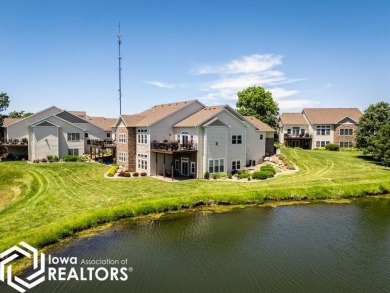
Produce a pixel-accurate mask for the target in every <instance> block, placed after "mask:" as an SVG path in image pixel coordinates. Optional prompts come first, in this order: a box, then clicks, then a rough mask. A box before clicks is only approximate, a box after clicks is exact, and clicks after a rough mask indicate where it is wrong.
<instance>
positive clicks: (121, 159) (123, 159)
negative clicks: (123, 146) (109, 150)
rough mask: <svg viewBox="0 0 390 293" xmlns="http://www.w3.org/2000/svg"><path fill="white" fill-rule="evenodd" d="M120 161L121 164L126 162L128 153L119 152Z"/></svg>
mask: <svg viewBox="0 0 390 293" xmlns="http://www.w3.org/2000/svg"><path fill="white" fill-rule="evenodd" d="M118 160H119V162H126V153H124V152H119V154H118Z"/></svg>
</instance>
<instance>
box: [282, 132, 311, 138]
mask: <svg viewBox="0 0 390 293" xmlns="http://www.w3.org/2000/svg"><path fill="white" fill-rule="evenodd" d="M284 138H311V134H309V133H299V134H289V133H285V134H284Z"/></svg>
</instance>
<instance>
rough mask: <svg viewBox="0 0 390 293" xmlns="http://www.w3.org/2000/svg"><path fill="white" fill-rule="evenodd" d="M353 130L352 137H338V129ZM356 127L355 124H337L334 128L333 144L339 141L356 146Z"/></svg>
mask: <svg viewBox="0 0 390 293" xmlns="http://www.w3.org/2000/svg"><path fill="white" fill-rule="evenodd" d="M351 128H352V129H353V134H352V135H340V129H351ZM357 129H358V126H357V125H356V124H337V125H335V128H334V136H333V142H334V143H336V144H339V143H340V141H346V142H349V141H351V142H352V143H353V145H354V146H356V132H357Z"/></svg>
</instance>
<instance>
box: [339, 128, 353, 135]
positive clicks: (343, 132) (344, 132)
mask: <svg viewBox="0 0 390 293" xmlns="http://www.w3.org/2000/svg"><path fill="white" fill-rule="evenodd" d="M352 134H353V129H343V128H341V129H340V135H352Z"/></svg>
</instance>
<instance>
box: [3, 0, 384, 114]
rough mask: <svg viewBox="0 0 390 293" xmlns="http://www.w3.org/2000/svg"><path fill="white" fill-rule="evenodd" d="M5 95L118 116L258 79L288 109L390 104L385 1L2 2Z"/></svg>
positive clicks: (229, 91)
mask: <svg viewBox="0 0 390 293" xmlns="http://www.w3.org/2000/svg"><path fill="white" fill-rule="evenodd" d="M0 11H1V14H2V17H1V18H0V91H3V92H6V93H8V95H9V96H10V98H11V105H10V107H9V108H8V110H7V112H10V111H14V110H17V111H21V110H25V111H31V112H36V111H39V110H41V109H43V108H46V107H49V106H51V105H57V106H59V107H61V108H63V109H67V110H87V111H88V113H89V114H91V115H101V116H108V117H117V116H118V114H119V103H118V64H117V50H118V47H117V39H116V38H117V29H118V27H117V26H118V22H119V21H120V22H121V27H122V38H123V42H122V57H123V63H122V66H123V71H122V73H123V75H122V90H123V102H122V109H123V110H122V113H125V114H132V113H136V112H139V111H142V110H144V109H146V108H148V107H150V106H152V105H154V104H158V103H165V102H171V101H179V100H187V99H195V98H196V99H199V100H200V101H201V102H203V103H204V104H206V105H214V104H231V105H233V106H234V105H235V102H236V99H237V96H236V93H237V91H239V90H241V89H243V88H245V87H247V86H251V85H260V86H263V87H265V88H266V89H268V90H270V91H271V92H272V93H273V96H274V98H275V99H276V100H277V102H278V103H279V106H280V108H281V112H293V111H299V110H300V109H302V107H359V108H360V109H361V110H364V109H365V108H366V107H367V106H368V105H369V104H371V103H375V102H378V101H380V100H384V101H388V102H389V101H390V97H389V84H390V82H389V80H390V54H389V52H390V1H377V0H372V1H361V0H351V1H349V0H348V1H342V0H337V1H335V0H328V1H316V0H312V1H299V0H295V1H288V0H274V1H269V0H268V1H261V0H260V1H245V0H241V1H228V0H226V1H163V0H161V1H97V0H94V1H73V0H67V1H42V0H34V1H27V0H26V1H14V0H13V1H11V0H0Z"/></svg>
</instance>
